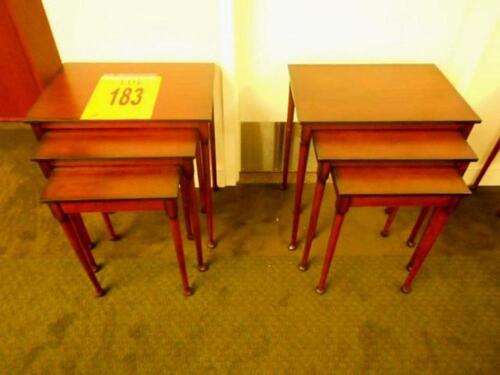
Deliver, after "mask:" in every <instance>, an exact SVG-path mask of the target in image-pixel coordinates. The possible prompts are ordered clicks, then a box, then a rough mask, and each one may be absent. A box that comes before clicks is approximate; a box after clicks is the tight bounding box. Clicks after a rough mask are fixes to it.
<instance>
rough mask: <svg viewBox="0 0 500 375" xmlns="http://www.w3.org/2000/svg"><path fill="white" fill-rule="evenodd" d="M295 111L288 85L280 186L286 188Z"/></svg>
mask: <svg viewBox="0 0 500 375" xmlns="http://www.w3.org/2000/svg"><path fill="white" fill-rule="evenodd" d="M294 111H295V104H294V102H293V95H292V88H291V87H290V89H289V93H288V113H287V116H286V128H285V150H284V154H283V182H282V184H281V188H282V189H283V190H286V188H287V187H288V168H289V166H290V153H291V149H292V135H293V113H294Z"/></svg>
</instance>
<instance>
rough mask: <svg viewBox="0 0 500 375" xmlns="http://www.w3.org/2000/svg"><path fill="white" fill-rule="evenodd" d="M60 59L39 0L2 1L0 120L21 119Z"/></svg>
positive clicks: (55, 71)
mask: <svg viewBox="0 0 500 375" xmlns="http://www.w3.org/2000/svg"><path fill="white" fill-rule="evenodd" d="M60 67H61V61H60V59H59V55H58V53H57V48H56V46H55V43H54V39H53V37H52V32H51V30H50V27H49V25H48V21H47V18H46V16H45V12H44V10H43V7H42V4H41V1H40V0H1V1H0V121H22V120H24V118H25V116H26V114H27V113H28V111H29V109H30V108H31V106H32V105H33V103H34V102H35V101H36V99H37V98H38V96H39V95H40V93H41V91H42V89H43V87H44V86H45V85H46V84H47V83H48V82H49V81H50V80H51V79H52V78H53V76H54V75H55V73H57V71H58V70H59V69H60Z"/></svg>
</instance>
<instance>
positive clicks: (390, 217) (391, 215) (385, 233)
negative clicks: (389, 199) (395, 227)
mask: <svg viewBox="0 0 500 375" xmlns="http://www.w3.org/2000/svg"><path fill="white" fill-rule="evenodd" d="M398 210H399V208H398V207H391V208H390V210H389V214H388V215H387V220H386V222H385V225H384V229H382V232H380V235H381V236H382V237H388V236H389V231H390V230H391V225H392V223H393V221H394V219H395V218H396V215H397V213H398Z"/></svg>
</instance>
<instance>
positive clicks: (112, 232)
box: [101, 212, 120, 241]
mask: <svg viewBox="0 0 500 375" xmlns="http://www.w3.org/2000/svg"><path fill="white" fill-rule="evenodd" d="M101 215H102V218H103V220H104V224H106V229H107V231H108V235H109V239H110V240H111V241H117V240H119V239H120V238H119V236H117V235H116V233H115V228H113V223H112V222H111V218H110V217H109V213H107V212H102V213H101Z"/></svg>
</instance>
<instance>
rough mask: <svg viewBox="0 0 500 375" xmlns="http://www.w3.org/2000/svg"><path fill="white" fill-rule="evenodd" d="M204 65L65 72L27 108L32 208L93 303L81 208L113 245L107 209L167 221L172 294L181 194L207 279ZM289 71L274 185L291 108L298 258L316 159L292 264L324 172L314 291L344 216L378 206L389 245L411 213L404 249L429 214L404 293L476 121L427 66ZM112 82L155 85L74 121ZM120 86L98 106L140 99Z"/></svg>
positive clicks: (464, 159) (453, 202)
mask: <svg viewBox="0 0 500 375" xmlns="http://www.w3.org/2000/svg"><path fill="white" fill-rule="evenodd" d="M214 69H215V66H214V65H213V64H185V63H179V64H174V63H172V64H109V63H73V64H64V65H63V66H62V68H61V70H60V72H59V73H58V74H57V75H56V77H55V78H54V79H53V80H52V81H51V82H50V83H49V84H48V85H47V86H46V87H45V88H44V90H43V92H42V93H41V95H40V96H39V97H38V99H37V100H36V102H35V104H34V105H33V106H32V108H31V110H30V111H29V113H28V115H27V119H26V121H27V122H28V123H30V125H31V127H32V129H33V132H34V133H35V135H36V137H37V138H38V140H39V147H38V150H37V151H36V153H35V155H34V156H33V160H34V161H36V162H37V163H38V164H39V166H40V168H41V170H42V172H43V174H44V176H45V177H46V178H47V183H46V186H45V189H44V191H43V193H42V201H43V202H45V203H47V204H48V205H49V207H50V209H51V211H52V213H53V215H54V217H55V218H56V219H57V220H58V221H59V223H60V224H61V226H62V228H63V230H64V232H65V234H66V236H67V237H68V240H69V242H70V244H71V246H72V248H73V250H74V252H75V253H76V255H77V257H78V259H79V260H80V263H81V264H82V266H83V268H84V270H85V271H86V273H87V275H88V277H89V279H90V281H91V282H92V284H93V286H94V288H95V290H96V293H97V295H98V296H102V295H104V294H105V289H103V288H102V287H101V285H100V283H99V281H98V279H97V277H96V275H95V273H96V272H98V271H99V266H98V264H97V263H96V261H95V259H94V256H93V254H92V252H91V249H92V247H93V242H92V240H91V238H90V236H89V234H88V232H87V230H86V228H85V224H84V221H83V219H82V216H81V214H82V213H87V212H100V213H102V216H103V219H104V222H105V224H106V227H107V229H108V232H109V234H110V237H111V239H112V240H116V239H118V238H119V236H117V235H116V233H115V231H114V228H113V225H112V222H111V219H110V216H109V215H110V213H114V212H120V211H163V212H165V213H166V215H167V217H168V218H169V221H170V224H171V229H172V235H173V242H174V246H175V251H176V255H177V260H178V264H179V270H180V274H181V280H182V285H183V290H184V293H185V294H186V295H190V294H192V289H191V286H190V284H189V280H188V275H187V271H186V264H185V258H184V251H183V244H182V236H181V231H180V225H179V220H178V211H179V210H178V206H177V200H178V199H177V198H178V195H180V196H181V197H182V206H183V211H184V218H185V226H186V232H187V237H188V238H189V239H193V240H194V241H195V245H196V254H197V262H198V269H199V270H200V271H202V272H203V271H205V270H207V266H206V264H205V263H204V261H203V245H202V241H201V230H200V220H199V216H198V215H199V208H198V202H197V200H198V197H197V194H196V190H195V183H194V175H195V172H194V170H195V169H194V163H196V167H197V168H196V169H197V176H198V181H199V184H200V198H201V199H200V201H201V211H202V212H205V213H206V217H207V231H208V232H207V237H208V247H210V248H213V247H215V245H216V243H215V237H214V225H213V215H214V209H213V202H212V190H217V180H216V155H215V134H214V124H213V81H214ZM289 72H290V93H289V104H288V116H287V126H286V134H285V147H284V149H285V157H284V168H283V185H282V186H283V188H284V189H286V188H287V178H288V164H289V156H290V150H291V139H292V131H293V119H294V113H295V111H296V112H297V117H298V121H299V123H300V125H301V140H300V151H299V162H298V170H297V181H296V191H295V199H294V209H293V221H292V226H291V229H292V233H291V240H290V244H289V250H295V249H296V248H297V244H298V229H299V219H300V214H301V205H302V193H303V188H304V180H305V173H306V165H307V158H308V154H309V148H310V144H311V143H312V144H313V146H314V151H315V154H316V159H317V162H318V169H317V182H316V188H315V192H314V197H313V201H312V208H311V214H310V220H309V227H308V230H307V234H306V238H305V241H304V251H303V255H302V260H301V262H300V264H299V269H300V270H301V271H305V270H307V268H308V258H309V254H310V252H311V247H312V242H313V239H314V236H315V232H316V227H317V222H318V216H319V211H320V207H321V202H322V198H323V194H324V189H325V184H326V182H327V181H328V179H329V177H330V176H331V177H332V181H333V186H334V190H335V194H336V198H337V199H336V203H335V207H334V208H333V211H334V213H333V224H332V228H331V233H330V238H329V241H328V246H327V249H326V254H325V260H324V264H323V270H322V272H321V277H320V281H319V284H318V286H317V288H316V291H317V292H318V293H319V294H323V293H324V292H325V288H326V281H327V277H328V273H329V270H330V266H331V263H332V260H333V256H334V252H335V247H336V243H337V240H338V238H339V236H340V230H341V228H342V224H343V221H344V217H345V215H346V213H347V212H348V210H349V208H350V207H353V206H382V207H386V212H387V213H388V214H389V216H388V219H387V222H386V225H385V227H384V230H383V231H382V235H384V236H387V235H388V234H389V228H390V225H391V223H392V221H393V220H394V218H395V216H396V213H397V210H398V208H399V207H401V206H414V207H420V208H421V213H420V215H419V217H418V219H417V221H416V223H415V226H414V228H413V230H412V233H411V235H410V238H409V240H408V245H409V246H413V245H414V241H415V239H416V237H417V234H418V231H419V229H420V227H421V226H422V225H423V223H424V221H425V218H426V216H427V214H428V213H429V212H432V215H431V217H430V219H429V220H428V223H427V225H426V227H425V230H424V232H423V234H422V236H421V238H420V241H419V242H418V245H417V247H416V249H415V251H414V252H413V255H412V256H411V259H410V261H409V262H408V264H407V269H408V271H409V273H408V276H407V278H406V280H405V281H404V283H403V285H402V287H401V290H402V291H403V292H404V293H409V292H410V291H411V286H412V282H413V279H414V278H415V276H416V274H417V273H418V271H419V269H420V267H421V266H422V263H423V262H424V260H425V258H426V256H427V255H428V254H429V252H430V250H431V248H432V247H433V244H434V243H435V241H436V240H437V238H438V236H439V234H440V232H441V231H442V230H443V228H444V226H445V224H446V222H447V219H448V217H449V215H450V214H451V213H452V212H453V211H454V210H455V209H456V208H457V206H458V204H459V202H460V200H461V199H462V197H463V196H465V195H468V194H470V190H469V189H468V187H467V186H466V185H465V183H464V181H463V180H462V176H463V174H464V173H465V170H466V169H467V166H468V164H469V163H470V162H471V161H475V160H477V158H476V155H475V154H474V152H473V151H472V149H471V148H470V147H469V145H468V143H467V137H468V136H469V134H470V132H471V130H472V127H473V125H474V124H475V123H479V122H480V119H479V117H478V116H477V115H476V114H475V113H474V111H473V110H472V109H471V108H470V107H469V106H468V105H467V103H466V102H465V101H464V99H463V98H462V97H461V96H460V95H459V94H458V92H457V91H456V90H455V89H454V87H453V86H452V85H451V84H450V83H449V82H448V80H447V79H446V78H445V77H444V75H442V73H441V72H440V71H439V70H438V69H437V68H436V67H435V66H434V65H427V64H417V65H415V64H404V65H398V64H395V65H290V66H289ZM111 73H112V74H117V75H123V77H124V78H123V77H122V78H117V79H118V80H119V81H120V82H122V80H124V81H123V82H128V81H127V79H129V78H126V77H127V75H132V76H133V75H134V74H135V75H137V74H139V75H140V74H152V75H154V76H155V77H156V78H154V80H156V81H160V80H161V85H159V86H157V96H156V104H154V103H153V106H152V107H151V113H150V115H149V116H148V117H147V118H134V119H126V118H122V119H116V118H108V119H92V118H90V119H89V118H88V117H87V115H84V114H85V113H87V111H88V108H89V105H90V104H91V103H93V100H94V95H95V92H96V91H97V87H98V86H99V85H101V80H102V79H103V77H105V76H107V75H109V74H111ZM120 77H121V76H120ZM107 78H109V77H107ZM150 78H151V77H145V78H144V79H145V80H148V79H150ZM130 80H131V82H132V81H133V80H135V81H134V82H133V83H134V84H136V86H134V88H131V87H127V88H124V87H118V88H116V89H113V90H111V89H108V88H107V87H108V86H106V85H104V83H103V86H102V87H103V88H102V90H101V91H102V93H101V94H102V95H104V99H102V98H101V99H100V100H101V101H102V100H104V102H105V103H104V105H105V106H107V107H113V106H114V105H123V106H129V107H130V106H134V105H137V104H139V103H140V102H141V100H142V99H143V96H145V94H144V92H145V90H146V89H145V88H143V87H138V86H137V84H138V83H137V82H140V80H138V79H137V80H136V78H130ZM111 81H112V80H111ZM112 82H113V81H112ZM157 83H158V82H157ZM148 87H150V88H151V87H153V86H148ZM106 90H108V91H109V92H108V91H106ZM148 90H149V89H148ZM144 100H145V99H144ZM150 104H151V103H150ZM91 108H92V111H98V110H97V109H94V108H93V107H92V106H91ZM96 108H98V107H96ZM129 109H131V110H134V108H131V107H130V108H129ZM212 185H213V188H212ZM179 186H180V189H179ZM179 192H180V194H179Z"/></svg>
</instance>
